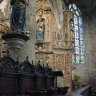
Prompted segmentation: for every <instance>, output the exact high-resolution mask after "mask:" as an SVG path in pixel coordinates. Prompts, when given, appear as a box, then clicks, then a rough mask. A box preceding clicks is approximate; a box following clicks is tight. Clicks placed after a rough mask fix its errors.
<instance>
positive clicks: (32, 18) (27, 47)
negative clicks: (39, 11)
mask: <svg viewBox="0 0 96 96" xmlns="http://www.w3.org/2000/svg"><path fill="white" fill-rule="evenodd" d="M26 28H27V30H28V31H29V32H30V34H29V35H30V39H29V40H28V41H27V42H26V43H25V44H24V46H23V48H22V49H21V50H20V52H18V56H19V58H20V60H24V59H25V58H26V56H29V61H32V60H35V39H36V35H35V34H36V0H29V5H28V7H27V10H26Z"/></svg>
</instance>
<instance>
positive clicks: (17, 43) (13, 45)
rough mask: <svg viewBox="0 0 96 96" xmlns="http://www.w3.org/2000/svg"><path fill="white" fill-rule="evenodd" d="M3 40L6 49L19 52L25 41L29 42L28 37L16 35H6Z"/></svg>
mask: <svg viewBox="0 0 96 96" xmlns="http://www.w3.org/2000/svg"><path fill="white" fill-rule="evenodd" d="M2 39H3V40H5V42H6V44H7V46H8V48H10V49H13V50H19V49H21V48H22V47H23V45H24V43H25V41H27V40H29V37H28V36H26V35H23V34H18V33H8V34H4V35H3V36H2Z"/></svg>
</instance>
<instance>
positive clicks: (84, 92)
mask: <svg viewBox="0 0 96 96" xmlns="http://www.w3.org/2000/svg"><path fill="white" fill-rule="evenodd" d="M73 96H92V91H91V86H90V85H88V86H85V87H83V88H81V89H80V90H78V91H77V92H74V93H73Z"/></svg>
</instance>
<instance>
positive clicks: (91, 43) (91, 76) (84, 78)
mask: <svg viewBox="0 0 96 96" xmlns="http://www.w3.org/2000/svg"><path fill="white" fill-rule="evenodd" d="M83 27H84V44H85V57H84V58H85V63H84V64H78V65H76V64H73V66H74V68H75V69H74V73H76V74H78V75H79V76H80V78H81V80H80V81H81V85H86V84H92V86H93V87H92V88H93V90H94V92H96V90H95V89H96V75H95V74H96V19H95V18H94V17H93V18H92V19H90V18H88V17H84V26H83Z"/></svg>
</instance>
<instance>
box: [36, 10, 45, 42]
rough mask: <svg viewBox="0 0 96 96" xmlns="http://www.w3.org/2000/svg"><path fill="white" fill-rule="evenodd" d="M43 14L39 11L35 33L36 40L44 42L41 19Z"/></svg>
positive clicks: (43, 21) (43, 25)
mask: <svg viewBox="0 0 96 96" xmlns="http://www.w3.org/2000/svg"><path fill="white" fill-rule="evenodd" d="M42 15H43V12H42V10H40V12H39V18H38V20H37V31H36V39H37V40H39V41H44V35H45V19H44V18H43V16H42Z"/></svg>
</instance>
